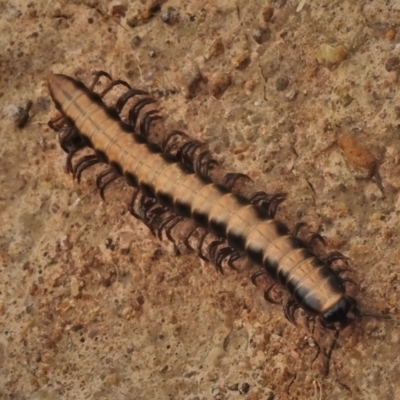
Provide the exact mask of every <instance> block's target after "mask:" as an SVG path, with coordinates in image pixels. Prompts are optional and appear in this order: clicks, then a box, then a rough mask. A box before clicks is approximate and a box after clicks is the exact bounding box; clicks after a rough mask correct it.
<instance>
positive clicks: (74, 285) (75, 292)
mask: <svg viewBox="0 0 400 400" xmlns="http://www.w3.org/2000/svg"><path fill="white" fill-rule="evenodd" d="M71 296H72V297H78V296H79V283H78V279H76V277H75V276H73V277H72V278H71Z"/></svg>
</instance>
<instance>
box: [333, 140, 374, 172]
mask: <svg viewBox="0 0 400 400" xmlns="http://www.w3.org/2000/svg"><path fill="white" fill-rule="evenodd" d="M337 143H338V145H339V147H340V149H341V150H342V151H343V155H344V158H345V160H346V161H347V163H348V164H349V165H350V166H352V167H353V168H355V169H357V170H358V171H360V172H363V176H365V177H371V176H372V175H373V173H374V172H375V169H376V165H377V160H376V158H375V157H374V156H373V155H372V154H371V153H370V152H369V151H368V150H367V149H366V148H365V147H364V146H362V145H361V144H360V142H359V141H358V140H357V139H356V138H354V137H353V136H351V135H350V134H348V133H344V134H342V135H340V136H339V138H338V141H337Z"/></svg>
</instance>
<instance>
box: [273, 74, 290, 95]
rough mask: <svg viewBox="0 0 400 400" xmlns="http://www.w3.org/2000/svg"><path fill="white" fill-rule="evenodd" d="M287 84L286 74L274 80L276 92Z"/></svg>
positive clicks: (283, 88)
mask: <svg viewBox="0 0 400 400" xmlns="http://www.w3.org/2000/svg"><path fill="white" fill-rule="evenodd" d="M288 86H289V79H288V78H287V77H286V76H282V77H280V78H278V79H277V80H276V82H275V88H276V90H277V91H278V92H282V91H284V90H286V89H287V87H288Z"/></svg>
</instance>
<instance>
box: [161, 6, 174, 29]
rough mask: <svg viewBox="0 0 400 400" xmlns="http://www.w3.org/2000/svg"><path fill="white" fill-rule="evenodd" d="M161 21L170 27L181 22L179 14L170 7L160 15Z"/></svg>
mask: <svg viewBox="0 0 400 400" xmlns="http://www.w3.org/2000/svg"><path fill="white" fill-rule="evenodd" d="M160 18H161V21H162V22H164V23H165V24H168V25H173V24H175V23H177V22H178V20H179V13H178V11H176V9H175V8H174V7H168V8H167V9H166V10H165V11H163V12H162V13H161V15H160Z"/></svg>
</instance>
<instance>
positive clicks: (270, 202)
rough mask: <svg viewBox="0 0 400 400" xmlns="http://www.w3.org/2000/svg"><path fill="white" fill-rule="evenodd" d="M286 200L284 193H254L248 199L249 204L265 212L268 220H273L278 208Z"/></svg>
mask: <svg viewBox="0 0 400 400" xmlns="http://www.w3.org/2000/svg"><path fill="white" fill-rule="evenodd" d="M285 199H286V193H275V194H268V193H265V192H256V193H254V194H253V195H252V196H250V197H249V201H250V203H251V204H254V205H257V206H259V207H262V208H264V209H265V210H266V212H267V216H268V218H274V217H275V214H276V211H277V209H278V206H279V204H280V203H282V202H283V201H284V200H285Z"/></svg>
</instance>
